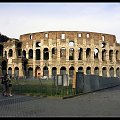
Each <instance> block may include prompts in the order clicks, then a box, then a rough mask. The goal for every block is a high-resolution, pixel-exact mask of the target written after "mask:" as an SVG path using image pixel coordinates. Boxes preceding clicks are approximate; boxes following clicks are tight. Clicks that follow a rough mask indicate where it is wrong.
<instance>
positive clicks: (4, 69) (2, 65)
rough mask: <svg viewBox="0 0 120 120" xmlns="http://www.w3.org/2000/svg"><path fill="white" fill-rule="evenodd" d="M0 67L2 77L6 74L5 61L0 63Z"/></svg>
mask: <svg viewBox="0 0 120 120" xmlns="http://www.w3.org/2000/svg"><path fill="white" fill-rule="evenodd" d="M1 67H2V74H3V76H4V75H5V74H6V73H7V61H5V60H3V61H2V63H1Z"/></svg>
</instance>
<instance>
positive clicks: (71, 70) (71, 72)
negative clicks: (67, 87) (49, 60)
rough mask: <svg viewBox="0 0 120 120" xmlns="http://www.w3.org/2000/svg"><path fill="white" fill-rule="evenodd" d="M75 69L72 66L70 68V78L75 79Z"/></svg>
mask: <svg viewBox="0 0 120 120" xmlns="http://www.w3.org/2000/svg"><path fill="white" fill-rule="evenodd" d="M74 70H75V69H74V67H73V66H72V67H70V68H69V77H73V75H74Z"/></svg>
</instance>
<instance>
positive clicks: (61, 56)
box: [60, 47, 66, 59]
mask: <svg viewBox="0 0 120 120" xmlns="http://www.w3.org/2000/svg"><path fill="white" fill-rule="evenodd" d="M60 58H62V59H66V48H65V47H62V48H60Z"/></svg>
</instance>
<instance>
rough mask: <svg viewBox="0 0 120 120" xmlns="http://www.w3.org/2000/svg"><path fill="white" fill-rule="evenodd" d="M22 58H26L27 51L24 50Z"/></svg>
mask: <svg viewBox="0 0 120 120" xmlns="http://www.w3.org/2000/svg"><path fill="white" fill-rule="evenodd" d="M22 57H24V58H26V51H25V50H23V52H22Z"/></svg>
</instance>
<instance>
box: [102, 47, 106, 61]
mask: <svg viewBox="0 0 120 120" xmlns="http://www.w3.org/2000/svg"><path fill="white" fill-rule="evenodd" d="M105 60H106V50H105V49H104V50H102V61H105Z"/></svg>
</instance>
